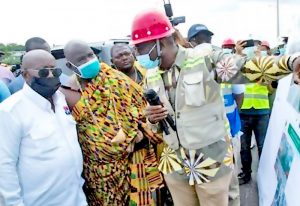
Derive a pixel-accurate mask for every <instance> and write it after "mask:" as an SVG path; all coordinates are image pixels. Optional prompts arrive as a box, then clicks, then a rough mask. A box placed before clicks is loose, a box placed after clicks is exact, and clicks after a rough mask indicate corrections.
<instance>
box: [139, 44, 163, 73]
mask: <svg viewBox="0 0 300 206" xmlns="http://www.w3.org/2000/svg"><path fill="white" fill-rule="evenodd" d="M155 47H156V44H155V45H154V46H153V47H152V49H151V50H150V51H149V53H148V54H143V55H139V56H136V58H137V60H138V62H139V63H140V65H141V66H142V67H144V68H146V69H153V68H155V67H158V65H159V60H158V57H157V58H156V59H155V60H154V61H153V60H151V59H150V53H151V52H152V50H153V49H154V48H155Z"/></svg>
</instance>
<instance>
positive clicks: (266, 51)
mask: <svg viewBox="0 0 300 206" xmlns="http://www.w3.org/2000/svg"><path fill="white" fill-rule="evenodd" d="M259 51H260V55H259V56H271V55H272V52H271V48H270V44H269V42H268V41H262V42H261V45H260V47H259ZM277 86H278V81H273V82H272V83H271V84H269V85H268V86H267V87H268V91H269V94H268V97H269V104H270V110H271V111H272V108H273V102H274V100H275V96H276V89H277Z"/></svg>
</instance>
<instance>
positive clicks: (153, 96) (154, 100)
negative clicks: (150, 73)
mask: <svg viewBox="0 0 300 206" xmlns="http://www.w3.org/2000/svg"><path fill="white" fill-rule="evenodd" d="M144 96H145V98H146V99H147V101H148V102H149V104H150V105H159V104H161V102H160V100H159V97H158V95H157V93H156V92H155V91H154V90H153V89H149V90H147V91H146V92H145V93H144Z"/></svg>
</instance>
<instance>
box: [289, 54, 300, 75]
mask: <svg viewBox="0 0 300 206" xmlns="http://www.w3.org/2000/svg"><path fill="white" fill-rule="evenodd" d="M298 57H300V52H296V53H295V54H293V55H291V56H290V58H289V60H288V67H289V69H290V70H291V71H293V64H294V62H295V60H296V59H297V58H298Z"/></svg>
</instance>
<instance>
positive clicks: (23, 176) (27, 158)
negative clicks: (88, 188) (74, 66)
mask: <svg viewBox="0 0 300 206" xmlns="http://www.w3.org/2000/svg"><path fill="white" fill-rule="evenodd" d="M53 101H54V105H55V113H54V112H53V110H52V109H51V104H50V102H49V101H48V100H46V99H45V98H43V97H42V96H40V95H39V94H38V93H36V92H35V91H34V90H32V89H31V88H30V87H29V86H28V85H27V84H25V85H24V87H23V89H22V90H21V91H19V92H17V93H15V94H14V95H12V96H11V97H10V98H8V99H6V101H4V102H3V103H1V104H0V205H1V206H50V205H51V206H86V205H87V203H86V198H85V195H84V193H83V190H82V185H83V183H84V180H83V179H82V177H81V173H82V168H83V160H82V153H81V149H80V146H79V143H78V139H77V131H76V123H75V121H74V120H73V117H72V115H71V113H70V110H69V109H68V107H67V104H66V100H65V97H64V95H63V94H62V93H61V92H59V91H57V92H56V93H55V94H54V95H53Z"/></svg>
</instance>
